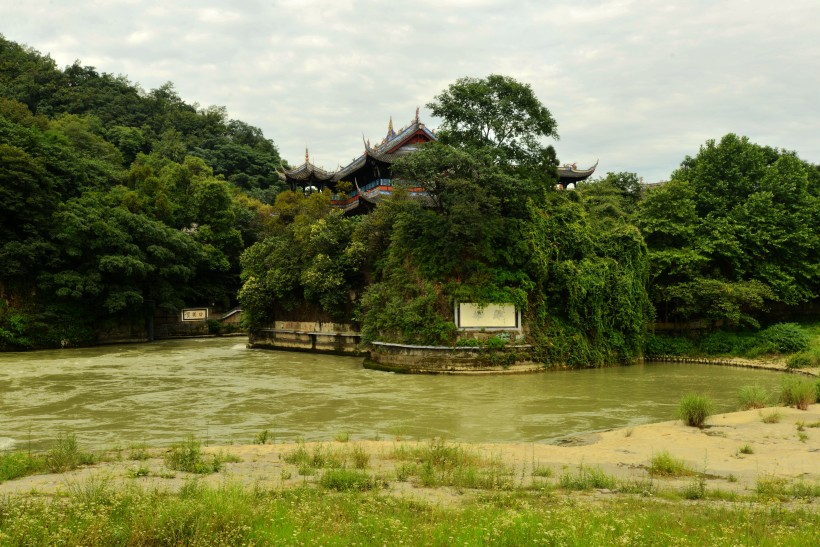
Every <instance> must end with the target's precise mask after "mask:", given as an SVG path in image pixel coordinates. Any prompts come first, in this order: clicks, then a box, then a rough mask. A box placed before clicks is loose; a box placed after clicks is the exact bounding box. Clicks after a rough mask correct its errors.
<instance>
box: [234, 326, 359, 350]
mask: <svg viewBox="0 0 820 547" xmlns="http://www.w3.org/2000/svg"><path fill="white" fill-rule="evenodd" d="M277 323H278V322H277ZM303 325H304V324H303ZM361 341H362V337H361V335H360V334H359V333H357V332H352V331H330V330H324V331H323V330H295V329H279V328H276V329H262V330H260V331H259V332H256V333H251V334H249V335H248V347H251V348H263V349H277V350H291V351H312V352H317V353H333V354H337V355H366V353H367V352H366V351H364V350H362V349H360V348H359V343H360V342H361Z"/></svg>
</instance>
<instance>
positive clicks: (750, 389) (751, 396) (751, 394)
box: [738, 384, 769, 410]
mask: <svg viewBox="0 0 820 547" xmlns="http://www.w3.org/2000/svg"><path fill="white" fill-rule="evenodd" d="M738 399H739V401H740V410H749V409H752V408H765V407H766V405H768V403H769V393H768V392H767V391H766V390H765V389H764V388H763V387H761V386H759V385H757V384H755V385H751V386H743V387H741V388H740V391H739V392H738Z"/></svg>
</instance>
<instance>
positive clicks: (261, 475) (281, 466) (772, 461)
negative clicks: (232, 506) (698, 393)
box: [0, 404, 820, 502]
mask: <svg viewBox="0 0 820 547" xmlns="http://www.w3.org/2000/svg"><path fill="white" fill-rule="evenodd" d="M771 413H778V414H779V421H778V422H777V423H764V422H763V420H762V416H765V415H769V414H771ZM800 427H802V431H801V430H800V429H799V428H800ZM573 441H574V442H573V443H572V444H570V445H564V446H555V445H545V444H470V445H465V448H466V449H467V450H471V451H473V452H477V453H480V454H482V455H484V456H486V457H487V458H496V459H500V460H501V461H503V463H504V465H505V467H506V468H507V469H508V470H509V473H510V476H511V477H514V481H515V483H516V484H520V485H524V486H526V485H528V484H529V483H531V482H532V481H537V480H544V479H542V478H541V477H536V476H534V473H533V468H534V467H535V468H539V469H542V470H543V469H544V468H546V467H548V468H550V469H552V471H553V473H552V478H551V479H549V480H552V481H553V482H556V481H557V479H558V477H559V476H560V475H562V474H564V473H568V472H574V471H575V470H576V469H577V468H578V467H579V466H581V465H583V466H586V467H600V468H601V469H602V470H603V471H605V472H606V473H607V474H610V475H614V476H616V477H618V478H619V479H620V480H622V481H630V480H635V481H641V480H646V479H648V478H649V477H650V473H649V469H648V467H649V464H650V461H651V459H652V457H653V456H654V455H656V454H658V453H660V452H663V451H666V452H668V453H669V454H670V455H672V456H673V457H675V458H678V459H682V460H684V462H685V463H686V465H687V466H688V467H689V468H691V469H692V470H695V471H697V472H702V473H705V475H706V477H707V487H709V488H720V489H723V490H727V491H737V492H744V491H750V490H754V488H755V485H756V483H757V481H758V480H760V479H771V478H778V479H785V480H787V481H790V482H793V481H801V482H804V483H808V484H818V483H820V404H814V405H811V406H810V407H809V409H808V410H806V411H801V410H797V409H794V408H784V407H771V408H766V409H762V410H749V411H745V412H734V413H728V414H719V415H715V416H713V417H711V418H710V420H709V421H708V422H707V427H706V428H704V429H697V428H692V427H687V426H685V425H683V424H682V423H681V422H680V421H669V422H662V423H656V424H647V425H641V426H637V427H634V428H628V429H618V430H612V431H606V432H601V433H596V434H591V435H587V436H583V437H579V438H577V439H574V440H573ZM427 442H429V441H426V440H422V441H415V440H409V441H408V440H396V439H392V440H381V441H369V440H367V441H365V440H361V441H359V440H350V441H349V442H338V441H331V442H326V443H322V444H321V450H324V451H336V452H338V453H347V454H348V455H349V454H350V453H351V451H352V450H353V449H354V448H357V449H359V448H360V449H363V450H364V451H366V452H367V453H368V454H369V456H370V458H369V465H368V472H369V473H371V474H372V475H374V476H377V477H382V478H385V479H386V482H388V483H389V486H388V489H389V491H392V493H395V494H397V495H417V496H420V497H423V498H425V499H434V500H440V501H443V502H448V500H453V499H456V498H457V495H456V494H455V493H454V492H453V491H451V490H448V489H440V488H439V489H424V488H420V487H419V486H418V485H414V484H413V483H412V481H409V482H408V481H397V480H396V467H397V465H400V462H398V461H397V460H396V459H395V458H393V457H392V455H393V453H394V451H395V450H396V448H397V447H401V446H405V447H412V446H413V445H415V444H416V443H421V444H424V443H427ZM317 444H318V443H308V444H307V445H306V448H307V450H308V451H312V450H315V447H316V446H317ZM745 446H748V447H750V448H751V452H752V453H751V454H743V453H741V452H740V449H741V448H742V447H745ZM296 448H297V445H294V444H265V445H241V446H240V445H234V446H223V447H208V448H204V449H203V451H204V452H206V453H220V452H221V453H223V454H230V455H232V456H235V457H237V458H238V459H239V460H240V461H239V462H235V463H226V464H225V465H224V468H223V470H222V471H220V472H219V473H214V474H210V475H205V476H202V477H201V478H200V480H202V481H205V482H206V483H208V484H212V485H220V484H223V483H225V482H238V483H243V484H246V485H257V486H260V487H263V488H282V487H291V486H296V485H300V484H303V483H305V482H312V481H315V480H316V476H315V475H314V476H307V477H305V476H302V475H300V474H299V472H298V469H297V467H296V466H295V465H292V464H289V463H286V462H285V461H284V456H285V455H287V454H289V453H292V452H293V451H294V450H295V449H296ZM164 452H165V450H163V449H156V450H151V451H149V453H150V457H149V458H148V459H144V460H131V459H129V456H130V454H129V451H128V450H123V451H122V453H121V454H120V455H119V456H120V459H116V458H115V459H113V460H112V461H105V462H103V463H100V464H97V465H94V466H90V467H86V468H81V469H77V470H74V471H70V472H67V473H62V474H50V475H35V476H30V477H24V478H21V479H17V480H12V481H7V482H5V483H2V484H0V495H7V494H31V493H34V494H36V495H51V494H59V493H61V492H67V491H70V490H71V489H72V488H73V487H75V486H76V485H78V484H82V483H83V482H84V481H88V480H95V481H107V482H109V483H111V484H112V485H115V486H120V485H122V486H125V485H129V484H138V485H140V486H142V487H144V488H161V489H171V490H173V489H176V488H179V487H181V486H182V485H183V484H185V483H186V482H187V481H190V480H191V479H193V478H195V477H196V476H195V475H191V474H188V473H183V472H179V471H171V470H169V469H168V468H167V467H166V466H165V464H164V461H163V454H164ZM137 471H139V473H138V472H137ZM137 475H145V476H137ZM654 480H656V481H658V482H659V483H663V485H665V486H668V487H671V488H675V487H678V486H679V485H680V484H686V483H688V482H691V481H692V477H691V476H689V477H678V478H671V479H666V478H655V479H654Z"/></svg>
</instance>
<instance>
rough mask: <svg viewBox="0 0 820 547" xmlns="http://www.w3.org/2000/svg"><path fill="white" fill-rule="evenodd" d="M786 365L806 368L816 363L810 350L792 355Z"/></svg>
mask: <svg viewBox="0 0 820 547" xmlns="http://www.w3.org/2000/svg"><path fill="white" fill-rule="evenodd" d="M786 366H787V367H789V368H806V367H811V366H814V363H813V361H812V358H811V356H810V355H809V354H808V352H805V351H802V352H800V353H795V354H794V355H790V356H789V358H788V359H786Z"/></svg>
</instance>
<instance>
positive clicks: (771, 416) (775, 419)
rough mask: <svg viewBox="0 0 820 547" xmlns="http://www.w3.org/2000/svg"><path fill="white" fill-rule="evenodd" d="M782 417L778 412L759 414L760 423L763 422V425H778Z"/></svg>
mask: <svg viewBox="0 0 820 547" xmlns="http://www.w3.org/2000/svg"><path fill="white" fill-rule="evenodd" d="M782 417H783V415H782V414H780V412H778V411H777V410H772V411H771V412H769V413H768V414H763V413H761V414H760V421H761V422H763V423H764V424H776V423H780V418H782Z"/></svg>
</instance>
